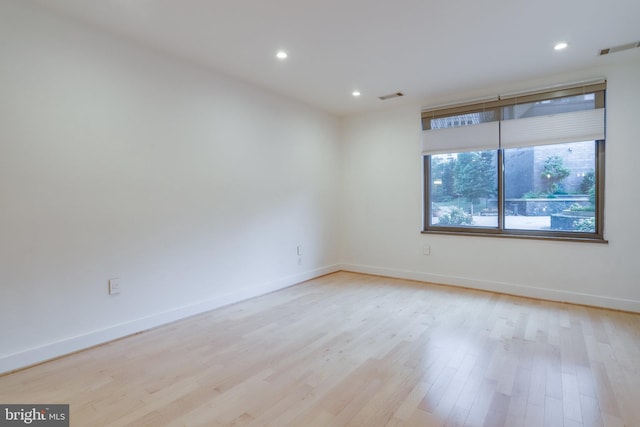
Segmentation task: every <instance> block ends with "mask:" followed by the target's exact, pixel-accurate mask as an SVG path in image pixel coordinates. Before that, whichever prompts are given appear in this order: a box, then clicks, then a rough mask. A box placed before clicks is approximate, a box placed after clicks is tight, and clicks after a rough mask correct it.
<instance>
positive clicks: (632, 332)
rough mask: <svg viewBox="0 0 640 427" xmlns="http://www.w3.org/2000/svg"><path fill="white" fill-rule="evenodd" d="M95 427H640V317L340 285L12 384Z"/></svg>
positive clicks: (14, 397)
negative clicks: (60, 405)
mask: <svg viewBox="0 0 640 427" xmlns="http://www.w3.org/2000/svg"><path fill="white" fill-rule="evenodd" d="M0 402H2V403H69V404H70V405H71V425H72V426H76V427H85V426H89V427H93V426H107V425H108V426H125V425H126V426H129V425H131V426H220V425H224V426H231V425H233V426H236V425H238V426H240V425H242V426H245V425H246V426H266V425H270V426H303V427H307V426H366V427H375V426H442V425H446V426H509V427H512V426H567V427H577V426H628V427H631V426H640V315H635V314H630V313H621V312H615V311H608V310H602V309H594V308H587V307H581V306H573V305H564V304H558V303H550V302H542V301H536V300H530V299H525V298H516V297H510V296H505V295H498V294H492V293H484V292H476V291H471V290H463V289H458V288H451V287H444V286H435V285H428V284H424V283H416V282H410V281H403V280H396V279H388V278H382V277H372V276H366V275H360V274H352V273H344V272H341V273H336V274H332V275H329V276H325V277H321V278H319V279H316V280H312V281H310V282H306V283H303V284H301V285H298V286H294V287H291V288H288V289H285V290H282V291H279V292H275V293H272V294H269V295H266V296H263V297H259V298H255V299H252V300H249V301H245V302H242V303H239V304H235V305H232V306H229V307H225V308H222V309H218V310H215V311H212V312H209V313H206V314H203V315H199V316H196V317H193V318H189V319H186V320H183V321H180V322H177V323H173V324H171V325H168V326H164V327H161V328H157V329H154V330H151V331H148V332H145V333H142V334H139V335H136V336H132V337H129V338H126V339H122V340H119V341H115V342H112V343H109V344H107V345H103V346H101V347H97V348H94V349H90V350H87V351H84V352H81V353H77V354H74V355H70V356H67V357H64V358H61V359H58V360H55V361H52V362H49V363H45V364H43V365H40V366H36V367H33V368H30V369H27V370H24V371H20V372H17V373H14V374H10V375H6V376H3V377H0Z"/></svg>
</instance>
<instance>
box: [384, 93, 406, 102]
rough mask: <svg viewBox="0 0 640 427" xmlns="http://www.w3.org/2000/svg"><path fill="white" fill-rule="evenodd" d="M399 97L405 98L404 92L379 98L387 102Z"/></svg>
mask: <svg viewBox="0 0 640 427" xmlns="http://www.w3.org/2000/svg"><path fill="white" fill-rule="evenodd" d="M399 96H404V93H402V92H396V93H390V94H389V95H384V96H379V97H378V98H379V99H381V100H383V101H386V100H387V99H391V98H397V97H399Z"/></svg>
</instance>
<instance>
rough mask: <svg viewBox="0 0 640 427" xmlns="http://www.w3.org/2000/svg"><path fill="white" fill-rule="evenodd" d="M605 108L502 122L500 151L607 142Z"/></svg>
mask: <svg viewBox="0 0 640 427" xmlns="http://www.w3.org/2000/svg"><path fill="white" fill-rule="evenodd" d="M604 128H605V125H604V108H596V109H593V110H582V111H573V112H568V113H558V114H552V115H547V116H536V117H527V118H522V119H514V120H505V121H502V122H501V129H500V136H501V138H500V146H501V148H518V147H531V146H536V145H548V144H563V143H568V142H579V141H592V140H601V139H604Z"/></svg>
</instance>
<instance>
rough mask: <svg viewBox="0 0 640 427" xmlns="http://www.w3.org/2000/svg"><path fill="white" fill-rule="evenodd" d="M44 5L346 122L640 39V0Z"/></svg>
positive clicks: (119, 0) (154, 0)
mask: <svg viewBox="0 0 640 427" xmlns="http://www.w3.org/2000/svg"><path fill="white" fill-rule="evenodd" d="M32 1H34V2H37V3H40V4H42V5H45V6H46V7H47V8H50V9H54V10H57V11H60V12H63V13H64V14H67V15H72V16H74V17H76V18H79V19H81V20H83V21H85V22H88V23H90V24H91V25H96V26H99V27H102V28H104V29H108V30H109V31H112V32H115V33H118V34H120V35H123V36H125V37H127V38H131V39H135V40H137V41H138V42H141V43H144V44H146V45H151V46H153V47H154V48H156V49H161V50H163V51H166V52H170V53H172V54H174V55H178V56H180V57H181V58H183V59H187V60H190V61H195V62H197V63H199V64H201V65H204V66H207V67H210V68H211V69H213V70H216V71H218V72H222V73H224V74H228V75H233V76H235V77H236V78H238V79H240V80H243V81H247V82H250V83H253V84H255V85H258V86H260V87H263V88H266V89H268V90H271V91H274V92H277V93H280V94H284V95H286V96H288V97H291V98H294V99H297V100H300V101H302V102H304V103H307V104H310V105H313V106H316V107H319V108H321V109H324V110H326V111H329V112H331V113H334V114H348V113H353V112H358V111H364V110H370V109H375V108H379V107H383V106H388V105H392V103H395V104H397V103H406V102H418V103H426V102H427V100H428V99H431V98H438V97H443V96H445V95H447V94H455V93H463V92H464V91H470V90H477V89H478V88H482V87H486V86H495V85H498V84H501V83H504V82H515V81H519V80H524V79H532V78H540V77H544V76H547V75H552V74H557V73H564V72H570V71H573V70H577V69H583V68H587V67H591V66H596V65H598V64H600V63H602V62H603V61H609V60H611V59H609V58H608V57H600V56H598V52H599V50H600V49H602V48H606V47H610V46H615V45H620V44H625V43H630V42H634V41H638V40H640V25H639V24H638V18H640V1H639V0H607V1H605V0H526V1H525V0H484V1H478V0H440V1H435V0H395V1H391V0H99V1H98V0H95V1H92V0H55V1H52V0H32ZM558 41H566V42H568V43H569V47H568V48H567V49H566V50H564V51H561V52H557V51H554V50H553V46H554V44H555V43H556V42H558ZM278 49H284V50H286V51H287V52H288V53H289V58H288V59H287V60H284V61H281V60H277V59H276V58H275V53H276V51H277V50H278ZM638 54H640V49H635V50H634V51H628V52H620V53H616V54H612V55H610V57H613V56H615V55H638ZM354 89H358V90H360V92H361V93H362V95H361V96H360V97H359V98H354V97H353V96H352V95H351V92H352V91H353V90H354ZM397 91H402V92H404V93H405V94H406V96H405V97H404V98H397V99H393V100H388V101H380V100H379V99H378V96H381V95H385V94H388V93H392V92H397Z"/></svg>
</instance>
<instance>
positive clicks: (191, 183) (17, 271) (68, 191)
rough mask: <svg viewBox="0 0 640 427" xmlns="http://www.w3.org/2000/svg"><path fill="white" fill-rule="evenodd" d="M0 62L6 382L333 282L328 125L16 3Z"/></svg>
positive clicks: (332, 143) (331, 129)
mask: <svg viewBox="0 0 640 427" xmlns="http://www.w3.org/2000/svg"><path fill="white" fill-rule="evenodd" d="M0 58H2V59H1V63H0V292H1V297H0V325H2V326H1V328H2V332H1V334H0V372H2V371H7V370H10V369H15V368H17V367H20V366H25V365H28V364H31V363H34V362H37V361H40V360H44V359H47V358H50V357H54V356H57V355H60V354H64V353H67V352H69V351H73V350H76V349H79V348H83V347H86V346H89V345H93V344H96V343H99V342H103V341H106V340H109V339H112V338H115V337H119V336H122V335H125V334H128V333H132V332H135V331H138V330H141V329H145V328H148V327H151V326H154V325H157V324H161V323H163V322H167V321H171V320H174V319H177V318H180V317H183V316H186V315H189V314H193V313H197V312H200V311H204V310H206V309H209V308H212V307H216V306H219V305H221V304H226V303H229V302H232V301H237V300H240V299H244V298H247V297H250V296H254V295H258V294H261V293H264V292H268V291H270V290H273V289H277V288H281V287H283V286H287V285H290V284H293V283H296V282H299V281H301V280H305V279H307V278H310V277H314V276H317V275H320V274H323V273H326V272H331V271H334V270H335V268H336V264H337V262H338V261H339V259H338V255H337V254H338V250H337V243H338V240H337V239H338V237H337V234H336V231H337V224H338V214H339V210H338V205H337V203H338V202H339V200H338V199H337V198H336V197H335V193H336V191H337V190H338V188H339V187H338V184H339V173H340V170H339V157H338V156H339V149H338V148H339V147H338V143H339V134H338V132H339V122H338V120H337V119H336V118H334V117H331V116H329V115H327V114H325V113H323V112H319V111H316V110H313V109H311V108H308V107H306V106H304V105H300V104H298V103H295V102H292V101H289V100H287V99H284V98H281V97H279V96H276V95H272V94H269V93H266V92H264V91H262V90H259V89H257V88H254V87H251V86H248V85H244V84H241V83H239V82H236V81H233V80H230V79H228V78H226V77H223V76H219V75H215V74H211V73H210V72H208V71H205V70H203V69H200V68H198V67H197V66H192V65H189V64H185V63H182V62H181V61H179V60H174V59H173V58H171V57H167V56H164V55H161V54H157V53H154V52H153V51H151V50H147V49H146V48H142V47H138V46H136V45H134V44H132V43H130V42H128V41H124V40H120V39H117V38H114V37H111V36H109V35H106V34H102V33H100V32H97V31H93V30H89V29H87V28H85V27H83V26H80V25H79V24H76V23H75V22H73V21H67V20H65V19H63V18H61V17H57V16H55V15H51V14H49V13H47V12H44V11H41V10H39V9H35V8H34V9H32V8H31V7H30V6H28V5H25V4H21V2H19V1H3V2H0ZM298 244H302V245H303V250H304V252H303V257H302V265H298V257H297V255H296V247H297V245H298ZM112 277H119V278H120V279H121V281H122V293H121V294H120V295H117V296H109V295H108V294H107V282H108V279H109V278H112Z"/></svg>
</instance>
